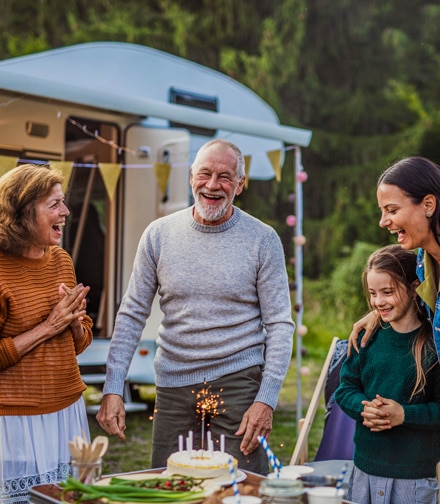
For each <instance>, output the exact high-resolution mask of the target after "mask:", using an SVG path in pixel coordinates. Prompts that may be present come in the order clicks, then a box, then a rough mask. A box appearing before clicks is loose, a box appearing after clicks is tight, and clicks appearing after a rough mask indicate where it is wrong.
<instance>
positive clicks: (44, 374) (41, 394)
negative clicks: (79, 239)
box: [0, 246, 92, 415]
mask: <svg viewBox="0 0 440 504" xmlns="http://www.w3.org/2000/svg"><path fill="white" fill-rule="evenodd" d="M62 282H64V283H65V284H66V285H67V286H68V287H71V288H72V287H74V286H75V285H76V277H75V272H74V268H73V264H72V260H71V258H70V256H69V255H68V253H67V252H66V251H65V250H64V249H62V248H61V247H57V246H54V247H49V248H48V250H47V251H46V253H45V255H44V256H43V257H42V258H41V259H28V258H25V257H9V256H5V255H4V254H1V253H0V415H37V414H45V413H52V412H54V411H59V410H61V409H63V408H66V407H67V406H70V405H71V404H73V403H74V402H75V401H77V400H78V399H79V398H80V397H81V393H82V392H83V391H84V390H85V388H86V386H85V385H84V383H83V381H82V379H81V375H80V372H79V367H78V364H77V360H76V355H77V354H79V353H81V352H83V351H84V350H85V348H87V346H88V345H90V343H91V341H92V320H91V319H90V317H88V316H86V317H85V318H84V320H83V321H82V325H83V328H84V335H83V337H82V338H80V339H77V340H74V338H73V336H72V333H71V331H70V328H67V329H65V330H64V331H63V332H62V333H60V334H58V335H57V336H54V337H53V338H50V339H48V340H47V341H45V342H43V343H41V344H40V345H38V346H37V347H35V348H34V349H33V350H31V351H30V352H29V353H27V354H26V355H24V356H23V357H21V358H20V356H19V354H18V352H17V350H16V348H15V345H14V337H15V336H17V335H19V334H22V333H23V332H25V331H28V330H29V329H32V328H33V327H35V326H36V325H37V324H39V323H40V322H42V321H43V320H45V319H46V318H47V317H48V315H49V313H50V312H51V310H52V308H53V307H54V306H55V305H56V304H57V303H58V301H59V299H60V297H59V292H58V289H59V285H60V284H61V283H62Z"/></svg>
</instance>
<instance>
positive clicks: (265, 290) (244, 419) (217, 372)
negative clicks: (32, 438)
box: [97, 139, 294, 474]
mask: <svg viewBox="0 0 440 504" xmlns="http://www.w3.org/2000/svg"><path fill="white" fill-rule="evenodd" d="M244 181H245V172H244V158H243V155H242V153H241V151H240V150H239V149H238V147H237V146H236V145H234V144H232V143H230V142H227V141H225V140H220V139H216V140H211V141H209V142H208V143H206V144H204V145H203V146H202V147H201V148H200V150H199V151H198V153H197V155H196V158H195V160H194V163H193V165H192V167H191V173H190V184H191V188H192V192H193V195H194V200H195V203H194V206H193V207H190V208H187V209H185V210H182V211H179V212H176V213H174V214H171V215H168V216H166V217H162V218H160V219H158V220H156V221H154V222H152V223H151V224H150V225H149V226H148V227H147V229H146V230H145V232H144V233H143V235H142V237H141V239H140V242H139V246H138V250H137V254H136V258H135V262H134V266H133V272H132V275H131V279H130V282H129V286H128V289H127V292H126V293H125V295H124V298H123V300H122V304H121V306H120V309H119V311H118V315H117V318H116V322H115V329H114V334H113V338H112V343H111V346H110V353H109V358H108V362H107V379H106V383H105V387H104V398H103V403H102V406H101V409H100V411H99V413H98V415H97V419H98V421H99V423H100V425H101V427H102V428H103V429H104V430H106V431H107V432H108V433H109V434H112V435H117V436H119V437H120V438H121V439H124V438H125V434H124V430H125V411H124V407H123V401H122V397H121V396H122V391H123V384H124V378H125V376H126V373H127V370H128V367H129V364H130V361H131V358H132V355H133V353H134V350H135V347H136V344H137V342H138V340H139V338H140V337H141V333H142V330H143V328H144V326H145V321H146V318H147V317H148V316H149V314H150V310H151V305H152V302H153V298H154V296H155V295H156V292H157V294H158V295H159V297H160V305H161V309H162V311H163V314H164V316H163V319H162V323H161V325H160V327H159V330H158V333H159V337H158V340H157V342H158V351H157V354H156V357H155V373H156V386H157V389H156V393H157V396H156V405H155V406H156V407H155V415H154V425H153V455H152V466H153V467H163V466H165V465H166V460H167V457H168V456H169V454H170V453H172V452H173V451H176V450H177V447H178V436H179V435H183V436H184V437H186V436H187V434H188V431H190V430H191V431H193V433H194V446H195V447H196V448H197V447H200V446H201V443H202V441H201V439H200V437H201V432H202V428H201V420H202V419H201V418H200V415H198V411H199V409H200V401H201V400H204V399H205V400H206V399H207V400H208V402H207V404H208V405H209V404H210V402H209V398H211V399H212V398H216V400H218V407H216V408H213V407H211V408H209V407H208V408H206V409H205V411H204V415H203V416H204V418H203V420H204V421H206V422H209V428H210V430H211V433H212V437H213V439H214V440H216V441H218V439H219V438H220V436H221V435H222V434H224V436H225V439H226V451H228V452H229V453H231V454H233V455H234V456H235V457H236V458H237V459H238V464H239V467H240V468H243V469H246V470H250V471H253V472H257V473H262V474H264V473H267V471H268V464H267V457H266V455H265V452H264V451H263V449H262V448H261V446H260V444H259V441H258V439H257V438H258V436H266V437H268V436H269V435H270V432H271V429H272V412H273V409H274V408H275V406H276V404H277V400H278V395H279V392H280V389H281V386H282V383H283V380H284V377H285V374H286V371H287V368H288V365H289V362H290V359H291V351H292V334H293V331H294V323H293V321H292V315H291V304H290V293H289V288H288V281H287V275H286V268H285V260H284V253H283V248H282V245H281V242H280V239H279V237H278V235H277V234H276V232H275V231H274V230H273V229H272V228H271V227H270V226H268V225H266V224H264V223H262V222H261V221H259V220H258V219H256V218H254V217H252V216H250V215H248V214H247V213H245V212H243V211H242V210H240V209H239V208H237V207H235V206H234V205H233V202H234V198H235V196H237V195H239V194H240V193H241V192H242V190H243V186H244ZM211 404H212V402H211ZM205 413H206V415H205ZM205 416H206V418H205ZM205 432H206V431H205ZM205 446H206V445H205Z"/></svg>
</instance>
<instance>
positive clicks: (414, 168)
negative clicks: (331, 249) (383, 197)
mask: <svg viewBox="0 0 440 504" xmlns="http://www.w3.org/2000/svg"><path fill="white" fill-rule="evenodd" d="M380 184H389V185H395V186H397V187H399V188H400V189H401V190H402V191H403V192H404V193H405V194H406V195H407V196H408V197H409V198H411V200H412V201H413V203H415V204H420V203H421V202H422V201H423V198H424V197H425V196H427V195H428V194H432V195H434V196H435V199H436V201H437V205H436V208H435V211H434V213H433V215H432V218H431V219H430V221H429V225H430V227H431V231H432V232H433V234H434V236H435V240H436V241H437V243H438V244H439V245H440V167H439V166H438V165H437V164H435V163H434V162H433V161H430V160H429V159H426V158H423V157H418V156H413V157H408V158H405V159H402V160H401V161H398V162H397V163H395V164H393V165H392V166H390V167H389V168H387V169H386V170H385V171H384V172H383V173H382V175H381V176H380V177H379V180H378V181H377V185H378V186H379V185H380Z"/></svg>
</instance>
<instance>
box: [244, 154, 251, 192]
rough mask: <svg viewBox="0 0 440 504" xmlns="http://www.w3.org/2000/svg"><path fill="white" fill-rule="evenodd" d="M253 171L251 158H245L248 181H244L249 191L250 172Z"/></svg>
mask: <svg viewBox="0 0 440 504" xmlns="http://www.w3.org/2000/svg"><path fill="white" fill-rule="evenodd" d="M250 169H251V156H245V157H244V172H245V174H246V180H245V181H244V188H245V189H247V188H248V185H249V172H250Z"/></svg>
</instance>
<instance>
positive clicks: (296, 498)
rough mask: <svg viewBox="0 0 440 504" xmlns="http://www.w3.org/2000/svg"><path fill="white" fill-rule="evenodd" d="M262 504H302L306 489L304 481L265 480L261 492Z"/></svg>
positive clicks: (261, 484)
mask: <svg viewBox="0 0 440 504" xmlns="http://www.w3.org/2000/svg"><path fill="white" fill-rule="evenodd" d="M259 494H260V497H261V499H262V504H302V502H303V495H304V488H303V483H302V481H299V480H294V479H287V478H285V479H283V478H277V479H265V480H263V481H262V482H261V483H260V490H259Z"/></svg>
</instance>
